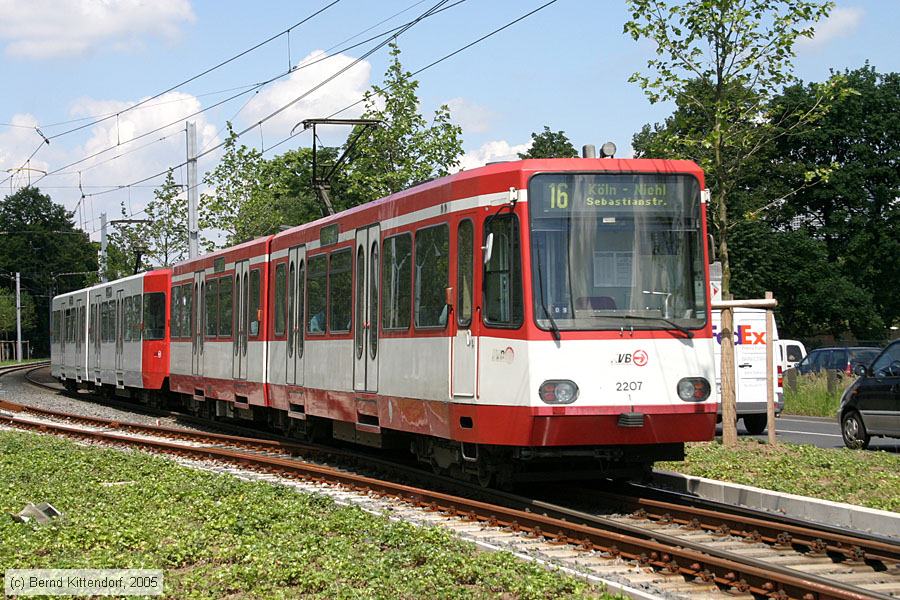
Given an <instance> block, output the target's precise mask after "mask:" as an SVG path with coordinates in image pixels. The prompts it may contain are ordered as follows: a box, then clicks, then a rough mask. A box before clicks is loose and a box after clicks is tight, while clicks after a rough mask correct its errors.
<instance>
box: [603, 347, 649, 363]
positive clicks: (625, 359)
mask: <svg viewBox="0 0 900 600" xmlns="http://www.w3.org/2000/svg"><path fill="white" fill-rule="evenodd" d="M648 360H650V357H649V356H648V355H647V353H646V352H644V351H643V350H635V351H634V352H621V353H619V354H617V355H616V358H615V360H611V361H610V364H612V365H613V366H616V365H620V366H621V365H634V366H636V367H643V366H644V365H646V364H647V361H648Z"/></svg>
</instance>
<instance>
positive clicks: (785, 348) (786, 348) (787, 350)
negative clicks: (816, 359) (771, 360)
mask: <svg viewBox="0 0 900 600" xmlns="http://www.w3.org/2000/svg"><path fill="white" fill-rule="evenodd" d="M775 347H776V348H777V350H778V361H779V364H780V365H781V369H782V371H787V370H788V369H793V368H794V367H796V366H797V365H798V364H800V361H801V360H803V359H804V357H805V356H806V346H804V345H803V342H798V341H797V340H778V343H777V344H776V345H775Z"/></svg>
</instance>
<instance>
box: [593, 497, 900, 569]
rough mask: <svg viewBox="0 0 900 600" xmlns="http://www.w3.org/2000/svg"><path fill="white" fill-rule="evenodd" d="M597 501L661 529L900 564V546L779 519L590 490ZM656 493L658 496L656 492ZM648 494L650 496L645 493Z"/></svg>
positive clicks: (777, 517) (684, 500)
mask: <svg viewBox="0 0 900 600" xmlns="http://www.w3.org/2000/svg"><path fill="white" fill-rule="evenodd" d="M585 491H586V492H589V493H590V494H591V497H592V498H593V499H597V498H600V499H603V500H606V501H607V502H609V503H610V504H613V505H618V506H620V507H623V508H624V510H631V511H634V517H635V518H639V519H647V520H650V521H655V522H658V523H673V524H677V525H683V526H687V527H690V528H692V529H703V530H706V531H711V532H716V533H719V534H721V535H734V536H738V537H742V538H744V539H746V540H747V541H749V542H763V543H766V544H770V545H777V546H790V547H793V546H798V547H802V548H805V549H806V550H807V551H809V552H813V553H816V554H823V553H828V554H834V555H840V556H843V557H845V558H847V559H850V560H854V561H867V562H878V563H882V564H886V563H887V564H890V563H895V564H896V563H900V545H898V544H892V543H890V542H887V541H883V540H879V539H870V538H866V537H862V536H858V535H852V534H848V533H838V532H835V531H832V530H831V529H830V528H819V527H809V526H805V525H800V524H797V523H795V522H794V521H793V520H791V519H783V518H781V517H780V516H779V515H771V516H769V515H765V514H758V515H747V514H740V513H739V512H737V511H734V512H727V513H726V512H724V511H723V510H713V509H709V508H702V507H698V506H691V505H690V504H689V502H690V499H688V498H679V500H681V502H680V503H679V502H675V501H666V500H659V499H654V498H647V497H645V496H642V495H633V496H629V495H625V494H610V493H607V492H602V491H598V490H585ZM654 491H655V490H654ZM638 493H640V492H638ZM644 493H645V494H646V491H645V492H644Z"/></svg>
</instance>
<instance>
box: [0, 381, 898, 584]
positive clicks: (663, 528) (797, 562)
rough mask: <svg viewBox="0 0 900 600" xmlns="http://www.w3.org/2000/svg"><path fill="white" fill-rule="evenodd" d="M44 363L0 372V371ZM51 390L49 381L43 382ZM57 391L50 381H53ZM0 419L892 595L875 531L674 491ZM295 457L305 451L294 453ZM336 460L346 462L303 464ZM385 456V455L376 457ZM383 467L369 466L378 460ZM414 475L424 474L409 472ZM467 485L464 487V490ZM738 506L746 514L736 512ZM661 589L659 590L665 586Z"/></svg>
mask: <svg viewBox="0 0 900 600" xmlns="http://www.w3.org/2000/svg"><path fill="white" fill-rule="evenodd" d="M35 368H41V367H40V366H36V365H28V366H26V367H21V366H19V367H15V368H8V369H4V370H0V376H2V375H3V374H6V373H9V372H13V371H17V370H22V369H35ZM51 387H52V386H51ZM53 389H54V390H55V391H58V389H57V388H53ZM0 423H3V424H6V425H9V426H12V427H17V428H23V429H34V430H40V431H44V432H52V433H56V434H61V435H66V436H71V437H76V438H80V439H88V440H93V441H100V442H103V443H107V444H114V445H117V446H131V447H139V448H143V449H149V450H151V451H155V452H164V453H171V454H177V455H180V456H189V457H194V458H202V459H213V460H216V461H222V462H225V463H230V464H237V465H240V466H242V467H245V468H250V469H254V470H261V471H265V472H269V473H276V474H278V475H280V476H283V477H286V478H291V479H301V480H307V481H314V482H323V483H330V484H333V485H339V486H343V487H345V488H347V489H349V490H352V491H354V492H357V493H364V494H370V495H371V494H376V495H381V496H387V497H391V498H394V499H396V500H399V501H402V502H404V503H407V504H410V505H413V506H416V507H418V508H421V509H425V510H428V511H433V512H439V513H443V514H445V515H450V516H453V517H456V518H458V519H463V520H467V521H470V522H473V523H478V524H479V526H480V527H481V528H484V529H485V530H492V529H496V530H498V531H499V530H501V529H502V530H505V532H507V533H505V535H508V532H514V533H516V534H520V535H525V536H530V537H532V538H534V539H536V540H538V541H540V542H541V543H546V544H552V545H556V546H560V547H564V548H571V549H572V550H573V551H574V550H577V551H578V552H580V553H584V554H585V556H588V557H590V558H591V559H596V560H597V561H599V562H601V563H602V562H603V561H606V562H617V563H621V562H622V561H628V562H631V563H634V564H638V565H640V566H641V567H642V568H643V569H644V570H645V571H646V572H653V573H655V574H657V575H659V577H660V578H662V579H664V580H667V581H669V582H670V583H671V586H669V587H671V589H673V590H675V589H678V590H681V589H682V588H684V586H685V585H687V586H688V589H689V590H694V591H691V592H688V593H689V594H694V593H701V592H703V593H712V594H713V595H715V594H716V593H717V591H721V592H725V593H727V594H729V595H734V594H737V595H743V596H747V597H750V596H753V597H757V598H763V597H768V598H779V599H788V598H797V599H802V600H819V599H828V598H835V599H854V600H855V599H862V598H876V599H878V598H882V599H885V598H896V597H898V596H900V546H898V545H897V544H895V543H892V542H890V541H886V540H881V539H877V538H875V537H873V536H864V535H861V534H860V535H857V534H852V533H849V532H834V531H830V530H829V528H822V527H819V526H816V525H814V524H810V523H797V522H790V520H788V519H784V520H779V519H776V518H775V517H773V516H772V515H768V514H762V513H760V514H758V515H748V514H746V513H747V511H734V510H731V511H728V510H722V509H721V508H712V507H708V506H707V507H692V506H690V505H689V503H684V502H676V501H673V499H672V498H668V499H665V500H663V499H659V498H646V497H642V496H641V495H638V496H629V495H619V494H609V493H607V492H600V491H597V490H588V491H585V492H584V493H586V494H588V493H589V494H591V495H592V499H593V500H595V501H597V502H600V503H604V504H607V505H609V506H618V507H621V508H623V509H625V510H629V511H631V514H629V515H626V516H622V515H614V516H601V515H598V514H593V513H589V512H584V511H577V510H574V509H572V508H568V507H565V506H560V505H557V504H551V503H548V502H541V501H537V500H534V499H530V498H526V497H522V496H516V495H513V494H508V493H504V492H498V491H493V490H482V489H478V488H476V487H474V486H467V485H466V484H461V483H459V482H452V483H453V485H455V486H457V487H456V489H457V490H463V492H461V493H462V494H463V495H460V492H458V491H457V493H455V494H449V493H444V492H440V491H435V490H434V489H433V488H434V487H438V488H441V487H444V486H445V485H447V484H448V482H447V480H446V479H445V478H433V481H432V483H434V484H435V485H431V484H429V487H427V488H422V487H418V486H412V485H407V484H403V483H397V482H395V481H390V480H384V479H382V478H376V477H372V476H369V475H365V474H361V473H359V472H355V471H358V470H359V469H356V467H357V466H359V465H362V468H363V469H367V468H368V469H371V462H372V461H370V459H369V458H368V457H366V456H365V455H364V454H362V453H358V452H353V451H345V450H340V449H334V448H327V447H326V448H323V447H322V446H318V445H314V444H299V443H293V442H285V441H279V440H265V439H259V438H257V437H243V436H233V435H224V434H218V433H205V432H197V431H190V430H185V429H180V428H173V427H154V426H148V425H138V424H133V423H124V422H121V421H114V420H110V419H100V418H96V417H83V416H80V415H72V414H69V413H60V412H55V411H48V410H43V409H34V408H30V407H26V406H22V405H18V404H14V403H10V402H0ZM298 457H303V458H302V459H300V458H298ZM311 459H315V460H318V461H321V460H325V461H326V462H338V463H339V464H343V465H349V467H343V468H337V467H335V466H330V465H323V464H317V463H313V462H309V460H311ZM376 462H383V461H376ZM382 466H383V465H380V466H379V467H377V468H382ZM418 475H419V476H424V474H423V473H421V472H418ZM465 490H468V492H466V491H465ZM738 513H743V514H738ZM665 587H666V586H663V589H665Z"/></svg>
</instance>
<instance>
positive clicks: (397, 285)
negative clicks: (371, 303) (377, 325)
mask: <svg viewBox="0 0 900 600" xmlns="http://www.w3.org/2000/svg"><path fill="white" fill-rule="evenodd" d="M381 252H382V260H383V262H382V267H381V327H382V328H383V329H407V328H409V309H410V300H411V297H410V286H411V283H412V263H411V259H412V236H410V235H409V234H408V233H404V234H401V235H395V236H394V237H390V238H387V239H386V240H384V243H383V244H382V247H381Z"/></svg>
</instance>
